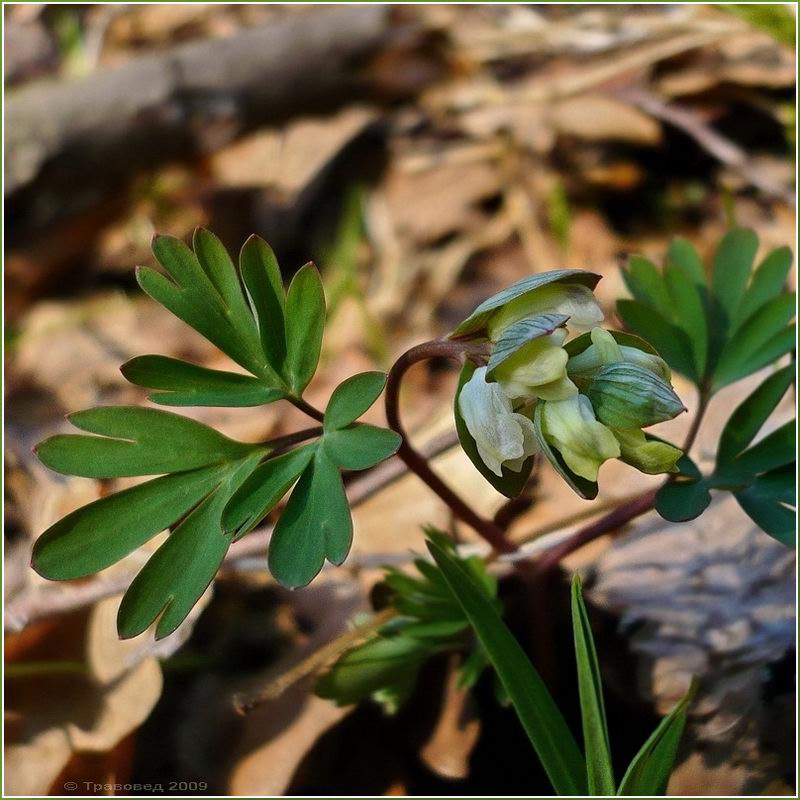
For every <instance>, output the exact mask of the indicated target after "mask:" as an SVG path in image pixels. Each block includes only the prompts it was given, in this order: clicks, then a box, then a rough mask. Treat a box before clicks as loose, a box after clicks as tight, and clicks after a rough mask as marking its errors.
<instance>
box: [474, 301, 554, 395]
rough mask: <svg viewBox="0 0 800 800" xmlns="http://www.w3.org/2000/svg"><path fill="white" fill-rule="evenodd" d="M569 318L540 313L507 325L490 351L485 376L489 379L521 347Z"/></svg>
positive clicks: (548, 332) (545, 334) (549, 332)
mask: <svg viewBox="0 0 800 800" xmlns="http://www.w3.org/2000/svg"><path fill="white" fill-rule="evenodd" d="M568 319H569V317H568V316H566V315H564V314H540V315H539V316H538V317H529V318H527V319H521V320H520V321H519V322H515V323H514V324H513V325H509V326H508V328H506V329H505V330H504V331H503V333H502V334H501V335H500V338H499V339H498V340H497V344H496V345H495V347H494V350H493V351H492V355H491V357H490V358H489V363H488V365H487V366H488V369H487V370H486V378H487V380H489V379H490V378H491V377H492V374H493V373H494V371H495V370H496V369H497V368H498V367H499V366H500V365H501V364H503V363H504V362H505V361H506V360H507V359H509V358H511V356H513V355H514V353H516V352H517V351H518V350H519V349H520V348H521V347H524V346H525V345H526V344H529V343H530V342H533V341H535V340H536V339H540V338H541V337H542V336H549V335H550V334H551V333H553V331H555V330H557V329H558V328H560V327H561V326H563V325H564V324H565V323H566V321H567V320H568Z"/></svg>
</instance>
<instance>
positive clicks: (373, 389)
mask: <svg viewBox="0 0 800 800" xmlns="http://www.w3.org/2000/svg"><path fill="white" fill-rule="evenodd" d="M384 386H386V373H384V372H362V373H360V374H359V375H353V376H352V377H351V378H348V379H347V380H346V381H343V382H342V383H340V384H339V385H338V386H337V387H336V388H335V389H334V391H333V394H332V395H331V399H330V400H329V401H328V407H327V408H326V409H325V430H326V431H335V430H338V429H339V428H345V427H347V426H348V425H350V423H352V422H355V421H356V420H357V419H358V418H359V417H360V416H361V415H362V414H363V413H364V412H365V411H366V410H367V409H368V408H369V407H370V406H371V405H372V404H373V403H374V402H375V401H376V400H377V399H378V397H379V396H380V393H381V392H382V391H383V387H384Z"/></svg>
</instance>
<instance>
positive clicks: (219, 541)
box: [117, 453, 259, 639]
mask: <svg viewBox="0 0 800 800" xmlns="http://www.w3.org/2000/svg"><path fill="white" fill-rule="evenodd" d="M258 459H259V454H258V453H256V454H253V455H251V456H250V457H248V458H244V459H242V460H241V461H240V462H239V463H238V464H236V465H232V466H231V467H230V468H229V469H228V474H227V475H226V476H225V478H224V480H223V481H222V482H221V483H220V485H219V486H218V487H217V488H216V489H215V490H214V491H213V492H212V493H211V494H210V495H209V496H208V497H207V498H206V499H205V500H203V501H202V502H201V503H200V505H199V506H198V507H197V508H196V509H195V510H194V511H192V513H191V514H189V516H188V517H186V519H185V520H184V521H183V522H181V524H180V525H178V527H177V528H175V530H174V531H173V532H172V533H171V534H170V535H169V538H168V539H167V541H166V542H164V544H162V545H161V547H159V548H158V550H156V552H155V553H154V554H153V555H152V556H151V557H150V559H149V560H148V562H147V563H146V564H145V565H144V567H143V568H142V569H141V571H140V572H139V574H138V575H137V576H136V577H135V578H134V579H133V581H132V583H131V585H130V586H129V587H128V590H127V591H126V592H125V596H124V597H123V598H122V602H121V603H120V607H119V613H118V615H117V630H118V632H119V635H120V636H121V637H122V638H123V639H129V638H131V637H133V636H138V635H139V634H140V633H143V632H144V631H145V630H147V628H149V627H150V625H151V624H152V623H153V622H155V621H156V619H157V620H158V624H157V625H156V638H158V639H161V638H163V637H165V636H169V634H171V633H172V632H173V631H174V630H175V629H176V628H177V627H178V626H179V625H180V624H181V622H183V620H184V619H186V616H187V615H188V613H189V612H190V611H191V610H192V608H194V605H195V603H196V602H197V601H198V600H199V599H200V597H201V596H202V595H203V592H205V590H206V589H207V588H208V587H209V585H210V584H211V581H212V580H214V576H215V575H216V574H217V570H218V569H219V567H220V564H221V563H222V560H223V558H225V554H226V553H227V552H228V547H229V546H230V543H231V537H230V536H228V535H227V534H225V533H224V532H223V530H222V524H221V516H222V510H223V508H224V507H225V504H226V503H227V502H228V499H229V498H230V496H231V494H232V493H233V492H234V491H235V490H236V488H237V487H238V486H239V485H240V484H241V482H242V481H243V480H244V479H245V478H246V477H247V475H249V474H250V472H251V471H252V470H253V468H254V467H255V465H256V464H257V463H258Z"/></svg>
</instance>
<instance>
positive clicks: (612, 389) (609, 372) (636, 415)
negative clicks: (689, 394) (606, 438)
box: [586, 363, 686, 429]
mask: <svg viewBox="0 0 800 800" xmlns="http://www.w3.org/2000/svg"><path fill="white" fill-rule="evenodd" d="M586 395H587V396H588V398H589V400H591V403H592V407H593V408H594V411H595V413H596V414H597V418H598V419H599V420H600V421H601V422H603V423H605V424H606V425H608V426H610V427H612V428H622V429H632V428H646V427H648V426H649V425H655V424H656V423H657V422H664V421H665V420H668V419H672V418H673V417H676V416H677V415H678V414H680V413H681V411H686V408H685V407H684V405H683V403H681V401H680V398H679V397H678V395H676V394H675V392H674V390H673V389H672V387H671V386H670V385H669V384H668V383H667V382H666V381H665V380H663V379H662V378H660V377H658V376H657V375H655V374H654V373H652V372H651V371H650V370H648V369H645V368H644V367H640V366H639V365H638V364H626V363H616V364H608V365H606V366H604V367H602V368H601V369H599V370H598V371H597V374H596V375H595V377H594V380H592V382H591V383H590V384H589V387H588V389H587V390H586Z"/></svg>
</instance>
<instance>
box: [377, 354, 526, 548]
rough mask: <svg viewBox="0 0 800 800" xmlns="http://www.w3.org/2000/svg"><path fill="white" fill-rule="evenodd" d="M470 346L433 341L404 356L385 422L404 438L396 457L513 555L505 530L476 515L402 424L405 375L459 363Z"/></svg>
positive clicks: (393, 373)
mask: <svg viewBox="0 0 800 800" xmlns="http://www.w3.org/2000/svg"><path fill="white" fill-rule="evenodd" d="M471 347H472V345H471V344H469V343H464V342H453V341H450V340H447V339H433V340H432V341H430V342H425V343H423V344H420V345H417V346H416V347H412V348H411V349H410V350H407V351H406V352H405V353H403V355H402V356H400V358H399V359H398V360H397V361H396V362H395V364H394V366H393V367H392V368H391V370H390V371H389V379H388V381H387V383H386V419H387V422H388V423H389V427H390V428H391V429H392V430H394V431H396V432H397V433H399V434H400V436H401V437H402V439H403V441H402V444H401V445H400V449H399V450H398V451H397V455H398V456H399V457H400V458H401V459H402V461H403V462H404V463H405V465H406V466H407V467H408V468H409V469H410V470H411V471H412V472H414V473H415V474H416V475H417V476H418V477H419V478H420V479H421V480H423V481H424V482H425V483H426V484H427V485H428V487H429V488H430V489H431V490H432V491H433V492H435V493H436V494H437V495H438V496H439V497H440V498H441V499H442V500H443V501H444V502H445V503H446V504H447V505H448V507H449V508H450V510H451V511H452V512H453V514H454V515H455V516H456V517H457V518H458V519H460V520H461V521H462V522H466V523H467V525H469V526H470V527H472V528H474V529H475V531H476V532H477V533H478V534H480V535H481V536H482V537H483V538H484V539H485V540H486V541H487V542H489V544H490V545H491V546H492V547H493V548H494V549H495V550H496V551H497V552H498V553H510V552H513V551H514V550H515V549H516V547H515V545H514V544H512V543H511V542H510V541H509V540H508V539H507V538H506V535H505V533H504V531H503V530H502V528H500V526H498V525H496V524H495V523H494V522H492V521H491V520H488V519H485V518H484V517H482V516H480V514H478V513H476V512H475V511H474V509H473V508H472V507H471V506H470V505H469V504H468V503H465V502H464V500H462V499H461V498H460V497H459V496H458V495H457V494H456V493H455V492H454V491H453V490H452V489H451V488H450V487H449V486H448V485H447V484H446V483H445V482H444V481H443V480H442V479H441V478H440V477H439V476H438V475H437V474H436V473H435V472H434V471H433V470H432V469H431V467H430V465H429V464H428V462H427V460H426V459H425V458H424V457H423V456H422V455H420V453H418V452H417V451H416V450H415V449H414V448H413V447H412V446H411V444H410V443H409V441H408V435H407V434H406V431H405V428H404V427H403V424H402V422H401V421H400V384H401V383H402V380H403V376H404V375H405V374H406V372H408V370H409V369H410V368H411V367H412V366H413V365H414V364H416V363H417V362H419V361H425V360H427V359H429V358H451V359H454V360H456V361H459V362H460V361H462V359H463V356H464V353H465V352H466V351H467V350H469V349H470V348H471Z"/></svg>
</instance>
